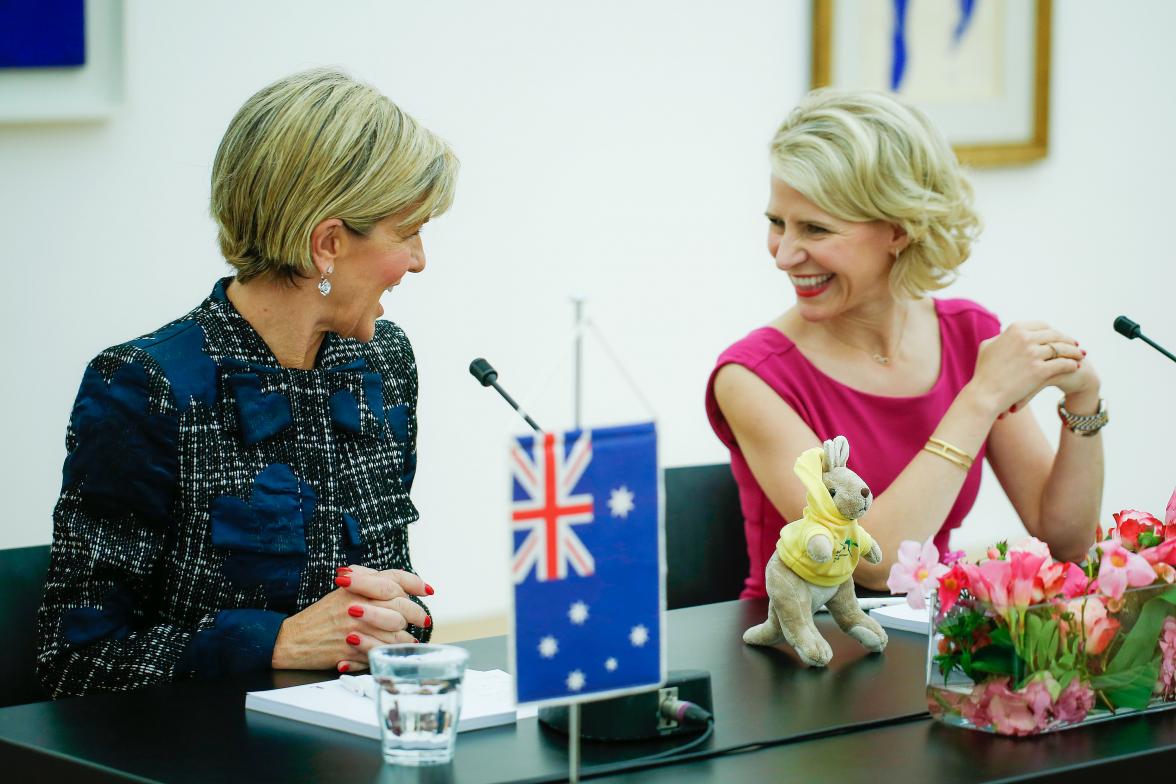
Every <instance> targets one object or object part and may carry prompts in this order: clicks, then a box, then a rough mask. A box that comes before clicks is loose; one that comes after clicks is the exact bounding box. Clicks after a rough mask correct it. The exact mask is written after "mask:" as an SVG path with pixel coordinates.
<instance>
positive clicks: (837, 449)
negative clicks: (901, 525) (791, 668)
mask: <svg viewBox="0 0 1176 784" xmlns="http://www.w3.org/2000/svg"><path fill="white" fill-rule="evenodd" d="M848 461H849V442H848V441H846V440H845V437H844V436H837V437H836V438H834V439H833V440H831V441H826V442H825V444H824V446H823V447H813V448H812V449H809V450H807V451H805V452H804V453H802V454H801V456H800V457H798V458H797V459H796V467H795V468H794V469H793V470H795V471H796V475H797V476H798V477H800V481H801V482H803V483H804V486H805V489H806V490H808V495H807V498H806V505H805V508H804V516H803V517H802V518H801V519H799V520H796V521H794V522H791V523H789V524H788V525H786V526H784V527H783V528H781V529H780V541H779V542H778V543H777V545H776V555H775V556H774V557H773V558H770V559H769V560H768V567H767V570H766V571H767V589H768V619H767V620H766V621H764V622H763V623H761V624H760V625H758V626H753V627H751V628H750V629H748V630H747V631H745V632H744V633H743V641H744V642H746V643H748V644H749V645H779V644H780V643H781V642H784V641H787V642H788V644H789V645H791V646H792V647H793V648H794V649H796V653H797V655H798V656H800V658H801V661H803V662H804V663H805V664H808V665H811V666H814V667H824V666H825V665H826V664H828V663H829V660H830V659H832V658H833V649H832V648H830V647H829V643H828V642H826V641H825V638H824V637H822V636H821V634H820V632H818V631H817V627H816V625H815V624H814V623H813V613H814V612H816V611H817V610H819V609H820V608H821V607H823V606H828V608H829V613H830V615H832V616H833V620H835V621H837V625H838V626H840V627H841V630H842V631H844V632H845V633H846V634H848V635H849V636H850V637H853V638H854V639H855V640H857V641H858V642H860V643H861V644H862V645H864V646H866V648H868V649H870V650H871V651H875V652H881V651H882V650H883V649H885V648H886V642H887V640H886V632H885V631H883V630H882V627H881V626H879V625H878V622H877V621H875V620H874V619H873V618H871V617H870V616H868V615H866V614H865V613H864V612H862V608H861V607H860V606H859V605H858V601H857V596H856V595H855V594H854V591H853V570H854V568H855V567H856V566H857V564H858V559H859V557H861V556H865V559H866V560H867V561H869V562H870V563H874V564H876V563H879V562H880V561H881V560H882V550H881V549H880V548H879V547H878V544H877V542H875V541H874V540H873V539H872V538H870V535H869V534H868V533H866V531H865V529H863V528H862V527H861V526H859V525H858V523H857V521H858V519H859V518H861V516H862V515H864V514H865V513H866V511H867V510H868V509H869V508H870V504H871V503H873V500H874V499H873V496H872V495H871V494H870V488H868V487H866V483H865V482H863V481H862V480H861V477H859V476H858V475H857V474H855V473H854V472H853V471H850V470H849V469H848V468H847V467H846V463H847V462H848Z"/></svg>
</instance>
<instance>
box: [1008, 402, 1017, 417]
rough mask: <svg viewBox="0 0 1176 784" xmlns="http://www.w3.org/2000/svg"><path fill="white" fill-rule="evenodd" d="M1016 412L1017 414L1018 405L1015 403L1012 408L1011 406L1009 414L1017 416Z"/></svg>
mask: <svg viewBox="0 0 1176 784" xmlns="http://www.w3.org/2000/svg"><path fill="white" fill-rule="evenodd" d="M1016 412H1017V404H1016V403H1013V404H1012V405H1011V406H1009V413H1010V414H1015V413H1016Z"/></svg>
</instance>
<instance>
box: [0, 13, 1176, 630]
mask: <svg viewBox="0 0 1176 784" xmlns="http://www.w3.org/2000/svg"><path fill="white" fill-rule="evenodd" d="M127 6H128V7H127V11H126V25H127V27H126V67H127V73H126V101H125V105H124V107H123V108H122V110H121V111H120V112H119V113H118V114H117V115H116V116H115V117H114V118H113V119H111V120H109V121H107V122H104V123H101V124H90V125H42V126H8V127H3V126H0V216H3V217H0V221H2V222H3V231H2V232H0V248H2V250H0V254H2V257H3V259H4V260H5V262H6V264H5V271H6V273H7V274H6V278H5V281H4V283H5V285H4V287H3V291H4V292H5V294H6V296H5V307H4V309H3V316H2V317H3V319H4V322H3V324H4V332H5V335H6V336H7V338H8V340H7V343H8V356H7V359H8V364H7V367H8V369H7V370H6V371H5V381H6V383H4V384H3V385H2V386H0V411H2V412H3V413H2V414H0V422H2V423H3V428H4V429H3V433H2V437H3V443H4V445H5V449H4V450H3V452H2V453H0V476H2V477H3V480H2V481H3V484H2V485H0V487H2V488H3V491H4V497H5V500H6V503H5V507H4V508H5V514H4V515H3V516H0V547H10V546H23V545H29V544H38V543H43V542H47V541H48V540H49V539H50V537H51V521H50V510H51V508H52V505H53V502H54V499H55V497H56V493H57V490H58V484H59V481H60V478H59V477H60V475H59V473H58V471H59V468H60V465H61V460H62V458H63V457H64V445H63V434H64V430H65V424H66V420H67V418H68V415H69V409H70V405H71V403H72V399H73V396H74V394H75V392H76V389H77V384H78V382H79V380H80V378H81V372H82V369H83V367H84V365H85V363H86V361H87V360H88V359H89V358H90V357H92V356H93V355H94V354H95V353H96V352H98V351H99V350H101V349H102V348H103V347H105V346H107V345H110V344H112V343H116V342H119V341H122V340H125V339H127V338H129V337H131V336H135V335H138V334H141V333H143V332H145V331H148V330H149V329H151V328H154V327H156V326H158V325H160V324H162V323H164V322H165V321H167V320H169V319H171V318H173V317H175V316H177V315H179V314H181V313H184V312H186V311H187V310H188V309H189V308H190V307H192V306H193V305H195V304H196V303H197V302H198V301H199V300H200V299H202V298H203V297H204V296H205V295H206V293H207V291H208V290H209V289H210V287H211V285H212V282H213V280H214V279H215V278H216V277H217V276H219V275H221V274H224V272H225V269H226V267H225V265H224V264H223V262H222V261H221V260H220V259H219V257H218V255H217V253H216V247H215V242H214V231H213V226H212V223H211V221H210V219H209V218H208V217H207V193H208V175H209V168H210V165H211V160H212V156H213V152H214V150H215V146H216V144H217V142H218V141H219V138H220V135H221V133H222V132H223V130H224V128H225V126H226V124H227V122H228V120H229V118H230V117H231V116H232V114H233V112H234V111H235V110H236V109H237V107H238V106H239V105H240V104H241V102H242V101H243V100H244V99H245V98H246V97H247V96H248V95H249V94H250V93H252V92H253V91H254V90H256V89H257V88H259V87H261V86H262V85H264V84H266V83H267V82H269V81H270V80H272V79H273V78H276V77H278V76H280V75H283V74H285V73H288V72H291V71H294V70H296V69H300V68H303V67H309V66H312V65H319V64H338V65H342V66H344V67H346V68H348V69H349V70H351V71H352V72H353V73H355V74H356V75H358V76H360V77H363V78H366V79H368V80H370V81H372V82H374V83H375V84H376V85H378V86H379V87H380V88H381V89H383V90H384V91H385V92H387V93H388V94H389V95H390V96H392V97H393V98H394V99H395V100H396V101H397V102H398V103H400V105H401V106H403V107H404V108H405V109H407V110H408V111H410V112H412V113H413V114H415V115H416V116H417V117H419V118H420V119H421V120H422V121H423V122H424V123H425V124H426V125H428V126H429V127H430V128H432V129H434V130H436V131H438V132H439V133H441V134H442V135H443V136H445V137H447V138H448V139H449V140H450V141H451V142H452V143H453V145H454V147H455V148H456V149H457V151H458V153H459V155H460V156H461V158H462V161H463V172H462V179H461V183H460V187H459V193H458V200H457V203H456V205H455V206H454V209H453V210H452V211H451V212H450V214H448V215H447V216H445V217H444V218H443V219H441V220H439V221H437V222H436V223H435V224H430V226H429V227H428V228H427V231H426V236H425V242H426V247H427V250H428V254H429V268H428V270H427V272H426V273H425V274H423V275H421V276H417V277H414V278H413V279H412V280H409V281H407V285H406V286H402V287H400V288H399V289H398V290H397V293H396V294H395V295H394V296H392V297H390V298H388V299H387V300H386V302H385V307H386V308H387V309H388V313H389V317H390V318H393V319H395V320H397V321H398V322H399V323H401V324H402V325H403V326H404V327H405V329H406V330H407V331H408V334H409V336H410V337H411V338H412V339H413V342H414V344H415V346H416V350H417V353H418V357H419V361H420V370H421V389H422V399H421V405H420V423H421V441H420V452H421V469H420V473H419V476H418V480H417V484H416V488H415V491H414V496H415V497H416V500H417V504H418V506H419V507H420V508H421V511H422V520H421V522H420V523H418V524H416V525H415V526H414V528H413V531H412V536H413V550H414V557H415V562H416V566H417V568H418V569H419V571H420V572H421V573H422V574H423V575H424V576H425V577H426V579H428V580H429V582H431V583H432V584H433V585H434V586H436V587H437V589H438V593H437V595H436V596H435V597H434V601H433V603H432V606H433V609H434V612H435V614H436V615H437V617H438V620H439V621H444V620H446V619H463V618H471V617H476V616H483V615H489V614H495V613H498V612H501V611H502V610H503V608H504V607H505V604H506V593H507V589H508V584H507V573H506V569H505V563H506V558H507V536H506V533H505V526H504V523H503V520H504V516H505V503H506V499H507V483H506V479H505V475H506V474H505V471H506V467H505V463H504V456H503V451H502V447H503V444H504V441H505V439H506V437H507V435H508V434H509V433H511V432H514V431H517V430H518V429H519V428H518V426H517V424H516V421H515V420H514V419H513V416H512V414H511V413H510V411H509V410H508V409H507V408H506V407H505V405H504V404H503V403H502V402H501V401H500V400H498V399H497V398H496V396H494V395H493V393H492V392H490V391H488V390H483V389H481V388H479V387H478V386H477V385H476V384H475V382H474V381H473V380H472V379H471V378H470V377H469V376H468V374H467V372H466V366H467V364H468V363H469V360H470V359H471V358H473V357H475V356H482V355H484V356H486V357H488V358H489V359H490V360H491V361H492V362H494V363H495V365H496V366H497V367H498V369H499V370H500V372H501V381H502V383H503V384H504V385H505V386H506V387H507V388H508V389H509V390H512V391H513V392H514V393H515V394H516V396H517V397H518V398H519V399H520V400H522V401H523V402H524V405H525V406H526V407H527V408H528V409H529V410H530V411H532V412H533V413H534V415H535V417H536V418H537V419H538V420H539V421H540V423H541V424H544V425H547V426H549V427H555V426H560V425H565V424H567V423H568V422H569V421H570V417H571V382H570V379H569V376H568V373H569V370H570V366H571V360H570V334H569V331H570V322H571V307H570V305H569V303H568V296H569V294H571V293H573V292H576V293H580V294H583V295H585V296H587V297H588V298H589V299H590V303H589V314H590V315H591V317H592V318H593V319H594V320H595V321H596V322H597V323H598V324H599V325H600V326H601V327H602V329H603V330H604V331H605V333H606V335H608V336H609V338H610V342H611V343H612V344H613V346H614V347H615V348H616V349H617V350H618V351H619V352H620V354H621V355H622V357H623V358H624V359H625V360H626V362H627V364H628V366H629V368H630V370H631V372H632V373H633V375H634V376H635V377H636V379H637V381H638V383H639V384H640V385H641V387H642V389H643V390H644V392H645V394H646V395H647V396H648V397H649V398H650V399H651V400H652V401H653V404H654V406H655V407H656V409H657V413H658V417H659V420H660V423H661V432H662V441H663V443H662V459H663V462H664V463H665V464H666V465H679V464H689V463H700V462H715V461H719V460H723V459H725V453H724V450H723V449H722V448H721V446H720V445H719V443H718V441H717V440H716V439H715V438H714V436H713V435H712V434H711V432H710V429H709V426H708V425H707V422H706V418H705V415H704V413H703V408H702V397H703V386H704V383H705V379H706V376H707V373H708V371H709V369H710V367H711V363H712V362H713V361H714V358H715V357H716V356H717V354H718V353H719V351H721V350H722V348H723V347H724V346H725V345H727V344H728V343H730V342H731V341H733V340H734V339H736V338H738V337H740V336H741V335H743V334H744V333H745V332H747V331H748V330H749V329H751V328H753V327H755V326H758V325H760V324H762V323H764V322H765V321H767V320H768V319H770V318H771V317H772V316H774V315H775V314H776V313H778V312H779V311H781V310H783V309H784V308H786V307H787V306H788V305H789V304H790V302H791V300H792V297H791V295H790V290H789V287H788V285H787V281H786V280H785V279H784V277H783V276H782V275H780V274H779V273H778V272H776V271H775V270H774V268H773V266H772V263H771V260H770V258H769V257H768V255H767V253H766V251H765V250H764V246H763V237H764V233H765V232H764V226H763V219H762V217H761V212H762V210H763V206H764V203H765V200H766V195H767V164H766V156H765V144H766V142H767V140H768V138H769V136H770V135H771V132H772V131H773V130H774V127H775V124H776V123H777V122H778V121H779V120H780V119H781V118H782V117H783V115H784V113H785V112H786V111H787V109H788V108H789V107H790V106H791V105H792V104H793V103H794V102H795V101H796V100H797V99H798V98H799V96H800V95H801V94H802V93H803V91H804V90H805V88H806V85H807V80H808V57H809V33H808V30H809V10H808V9H809V3H808V2H804V1H802V0H795V1H794V2H780V0H754V1H753V2H741V3H730V4H724V5H723V7H722V8H720V7H719V6H718V4H710V3H683V2H681V1H680V0H678V1H677V2H673V1H670V0H666V1H664V2H642V3H634V2H594V3H590V4H584V3H582V4H577V5H575V6H573V5H572V4H568V3H550V2H542V1H541V0H533V1H528V2H513V3H503V4H489V3H481V2H476V1H475V0H462V1H461V2H451V3H447V4H444V5H441V4H421V3H403V2H388V1H385V2H375V1H374V0H373V1H371V2H365V3H360V2H351V3H345V4H331V5H328V4H325V3H321V2H310V1H309V0H305V1H303V2H277V1H276V0H272V1H269V2H250V3H239V2H230V1H229V0H216V2H212V1H211V0H209V1H206V2H202V3H186V4H174V3H149V2H145V1H144V0H131V1H130V2H128V4H127ZM328 9H333V10H328ZM1174 26H1176V4H1171V3H1168V2H1166V1H1165V0H1150V2H1142V1H1140V2H1132V3H1115V4H1112V3H1103V2H1093V1H1092V2H1077V1H1074V2H1066V3H1056V4H1055V35H1054V46H1055V56H1054V72H1053V73H1054V100H1053V134H1052V139H1051V145H1052V148H1051V153H1050V157H1049V158H1048V160H1046V161H1045V162H1043V163H1040V164H1037V165H1033V166H1030V167H1026V168H1020V169H1003V170H996V171H987V172H981V173H979V174H978V175H977V176H976V182H977V186H978V199H979V204H980V206H981V208H982V210H983V213H984V215H985V217H986V220H987V224H988V229H987V231H986V233H985V235H984V238H983V242H982V243H981V244H980V245H979V247H978V248H977V251H976V254H975V258H974V260H973V261H971V262H969V264H968V265H967V266H966V273H965V277H964V279H963V280H962V281H961V282H960V283H959V284H958V285H957V286H956V287H955V288H954V289H952V293H954V294H957V295H960V296H970V297H974V298H976V299H978V300H980V301H982V302H984V303H985V304H986V305H988V306H989V307H991V308H992V309H994V310H996V311H997V312H998V313H999V314H1000V315H1001V316H1002V317H1003V318H1005V319H1006V320H1012V319H1018V318H1030V317H1041V318H1045V319H1047V320H1049V321H1051V322H1056V323H1057V324H1058V325H1060V326H1062V327H1064V328H1066V329H1067V330H1070V331H1071V332H1072V333H1073V334H1075V335H1076V336H1077V337H1078V339H1079V340H1081V342H1082V345H1083V347H1084V348H1087V349H1088V350H1089V351H1090V360H1092V361H1094V362H1095V363H1097V366H1098V368H1099V369H1100V372H1101V373H1102V376H1103V379H1104V392H1105V396H1106V397H1107V399H1108V401H1109V403H1110V406H1111V411H1112V419H1113V424H1112V425H1111V427H1110V428H1108V430H1107V431H1105V432H1106V446H1107V452H1108V470H1107V486H1106V502H1105V506H1104V509H1105V511H1106V512H1107V513H1109V512H1110V511H1113V510H1117V509H1119V508H1121V507H1123V506H1143V507H1146V508H1150V509H1153V510H1159V509H1161V508H1162V506H1163V502H1164V501H1165V500H1166V499H1167V496H1168V493H1170V492H1171V489H1172V486H1173V484H1176V471H1174V470H1173V465H1172V464H1173V460H1172V457H1171V454H1172V453H1171V446H1170V444H1171V443H1172V442H1173V436H1174V435H1176V424H1174V422H1176V416H1174V415H1173V409H1172V405H1171V401H1172V394H1171V390H1172V388H1173V381H1174V379H1176V367H1172V366H1171V365H1166V364H1165V363H1164V362H1162V361H1161V358H1160V357H1158V355H1155V354H1154V353H1152V352H1150V350H1148V349H1146V347H1144V346H1142V345H1141V344H1140V343H1138V342H1136V343H1134V344H1128V343H1126V342H1125V341H1123V339H1122V338H1119V337H1118V336H1116V335H1115V334H1114V333H1112V332H1111V330H1110V322H1111V320H1112V318H1113V317H1114V316H1115V315H1116V314H1117V313H1118V312H1120V311H1122V312H1126V313H1130V314H1132V315H1133V316H1134V317H1135V318H1136V320H1138V321H1140V322H1141V323H1142V324H1143V325H1144V327H1145V329H1146V330H1147V331H1148V332H1149V333H1150V334H1152V335H1153V336H1154V337H1156V338H1157V339H1161V340H1166V341H1167V343H1168V344H1169V345H1176V318H1174V317H1173V316H1172V314H1171V306H1170V303H1169V301H1168V300H1169V292H1170V291H1171V290H1172V288H1173V284H1174V283H1176V273H1173V264H1172V260H1173V258H1172V257H1173V251H1172V249H1171V248H1170V242H1168V237H1169V236H1170V235H1169V234H1168V232H1169V230H1170V229H1171V221H1170V219H1169V212H1170V211H1169V205H1170V203H1171V195H1170V189H1171V186H1170V183H1171V182H1172V181H1173V179H1174V177H1173V175H1174V174H1176V170H1174V169H1176V166H1174V164H1173V156H1172V155H1171V152H1170V150H1171V143H1172V137H1173V136H1174V131H1176V106H1174V105H1173V102H1172V100H1171V89H1170V84H1169V81H1168V80H1169V78H1170V75H1171V74H1172V73H1173V72H1174V69H1176V49H1174V48H1173V47H1172V46H1171V45H1170V44H1169V42H1168V38H1169V36H1168V34H1167V31H1169V30H1171V29H1172V28H1173V27H1174ZM587 373H588V381H587V385H586V404H585V421H586V422H587V423H588V424H597V423H604V422H609V421H618V420H623V419H626V418H630V417H636V416H641V415H642V413H643V412H642V408H641V406H640V404H639V403H638V402H637V401H636V399H635V398H634V397H633V396H632V395H631V394H629V393H628V392H627V390H626V389H625V387H624V385H623V383H621V380H620V377H619V376H618V375H617V374H616V373H615V372H614V371H613V370H612V368H611V367H610V366H609V365H608V363H607V361H606V359H605V358H604V355H603V354H602V353H601V351H600V350H599V349H597V348H595V347H590V348H589V350H588V352H587ZM1043 397H1044V399H1043V400H1040V401H1038V402H1037V404H1035V409H1036V411H1037V413H1038V415H1039V418H1040V419H1041V420H1042V422H1043V423H1045V424H1046V429H1047V431H1048V432H1051V433H1054V431H1055V423H1054V419H1053V417H1054V415H1053V413H1052V410H1051V409H1052V406H1053V403H1054V397H1055V396H1054V395H1052V394H1047V395H1045V396H1043ZM1055 435H1056V434H1055ZM989 480H990V481H989V482H988V483H987V484H986V487H985V489H984V491H982V496H981V499H980V502H979V503H978V506H977V508H976V511H975V512H973V515H972V517H971V518H970V519H969V522H968V524H967V527H966V529H965V531H964V532H962V534H961V535H960V536H959V537H957V544H959V543H961V542H963V541H965V540H970V541H981V540H987V539H989V538H992V537H994V536H997V535H1001V536H1004V535H1008V533H1007V532H1008V531H1010V530H1015V528H1016V523H1015V518H1014V516H1013V513H1012V511H1011V509H1010V508H1009V507H1008V504H1007V502H1006V501H1005V500H1004V498H1003V495H1001V494H1000V491H999V488H997V487H996V485H995V483H994V482H992V481H991V477H989Z"/></svg>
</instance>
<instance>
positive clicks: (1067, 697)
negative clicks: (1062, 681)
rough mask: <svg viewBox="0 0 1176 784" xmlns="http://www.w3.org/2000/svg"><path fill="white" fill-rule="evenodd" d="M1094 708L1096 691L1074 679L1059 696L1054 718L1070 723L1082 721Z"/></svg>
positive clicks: (1054, 708)
mask: <svg viewBox="0 0 1176 784" xmlns="http://www.w3.org/2000/svg"><path fill="white" fill-rule="evenodd" d="M1093 707H1094V690H1093V689H1091V688H1090V687H1089V686H1087V685H1086V684H1085V683H1083V682H1082V680H1081V679H1080V678H1074V679H1073V680H1072V681H1070V683H1069V685H1067V686H1066V688H1064V689H1062V693H1061V694H1059V695H1058V699H1057V702H1055V703H1054V707H1053V712H1054V718H1056V719H1057V720H1058V721H1064V722H1068V723H1073V722H1076V721H1082V720H1083V719H1085V718H1086V714H1087V713H1090V709H1091V708H1093Z"/></svg>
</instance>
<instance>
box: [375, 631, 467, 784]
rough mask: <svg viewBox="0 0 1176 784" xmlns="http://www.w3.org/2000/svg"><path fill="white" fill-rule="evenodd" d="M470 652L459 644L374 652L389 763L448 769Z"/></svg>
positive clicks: (384, 648) (391, 647) (402, 646)
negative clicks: (446, 765) (438, 766)
mask: <svg viewBox="0 0 1176 784" xmlns="http://www.w3.org/2000/svg"><path fill="white" fill-rule="evenodd" d="M469 656H470V655H469V652H468V651H466V650H465V649H464V648H459V647H457V646H456V645H432V644H425V645H418V644H414V643H404V644H397V645H382V646H380V647H378V648H373V649H372V651H371V652H370V653H369V654H368V663H369V665H370V666H371V670H372V678H373V679H374V680H375V681H376V683H377V684H378V685H379V687H380V688H379V692H378V694H377V697H376V710H377V711H378V716H379V721H380V737H381V743H382V744H383V751H384V760H385V761H386V762H388V763H391V764H393V765H414V766H416V765H443V764H445V763H447V762H449V761H450V760H452V759H453V748H454V744H455V742H456V740H457V720H458V717H459V715H460V714H461V684H462V678H463V677H464V676H465V669H466V662H467V661H468V660H469Z"/></svg>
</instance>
